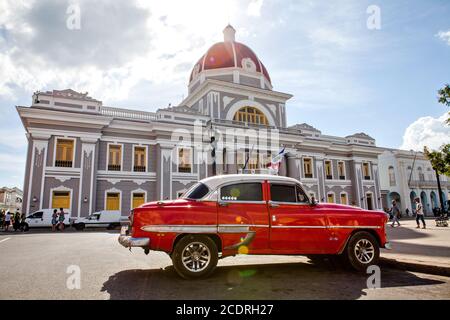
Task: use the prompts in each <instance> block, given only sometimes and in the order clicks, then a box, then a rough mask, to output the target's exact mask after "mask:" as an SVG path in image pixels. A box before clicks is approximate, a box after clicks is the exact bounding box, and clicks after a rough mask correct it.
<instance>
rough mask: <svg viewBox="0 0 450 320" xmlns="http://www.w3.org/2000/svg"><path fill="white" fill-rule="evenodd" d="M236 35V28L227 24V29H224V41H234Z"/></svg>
mask: <svg viewBox="0 0 450 320" xmlns="http://www.w3.org/2000/svg"><path fill="white" fill-rule="evenodd" d="M235 35H236V30H235V29H234V28H233V27H232V26H231V25H227V26H226V27H225V29H223V41H224V42H234V41H236V40H235Z"/></svg>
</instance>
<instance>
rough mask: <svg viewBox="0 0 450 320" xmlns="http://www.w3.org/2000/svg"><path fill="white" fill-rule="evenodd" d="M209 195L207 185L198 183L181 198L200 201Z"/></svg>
mask: <svg viewBox="0 0 450 320" xmlns="http://www.w3.org/2000/svg"><path fill="white" fill-rule="evenodd" d="M208 193H209V188H208V187H207V186H206V185H205V184H203V183H201V182H197V183H196V184H194V185H193V186H192V187H191V188H190V189H189V190H188V191H186V192H185V193H184V194H183V195H182V196H181V198H183V199H193V200H199V199H202V198H203V197H204V196H206V195H207V194H208Z"/></svg>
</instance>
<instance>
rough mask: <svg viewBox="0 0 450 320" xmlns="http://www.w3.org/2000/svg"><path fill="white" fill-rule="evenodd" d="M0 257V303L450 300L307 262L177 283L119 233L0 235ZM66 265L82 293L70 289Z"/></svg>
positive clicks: (424, 286)
mask: <svg viewBox="0 0 450 320" xmlns="http://www.w3.org/2000/svg"><path fill="white" fill-rule="evenodd" d="M446 230H447V232H448V231H449V230H448V229H446ZM399 231H400V229H394V230H390V231H389V232H390V233H394V232H397V233H398V232H399ZM406 231H408V230H403V231H402V232H406ZM420 233H421V231H420ZM402 234H403V233H402ZM399 241H400V240H399ZM399 243H400V242H399ZM0 257H1V258H0V259H1V260H0V270H1V271H0V299H235V300H239V299H443V298H445V299H450V278H448V277H443V276H437V275H428V274H423V273H415V272H408V271H401V270H396V269H390V268H386V267H382V269H381V287H382V288H380V289H367V285H366V279H367V277H366V276H365V275H361V274H356V273H353V272H349V271H345V270H342V269H339V268H335V267H333V266H332V265H329V264H321V265H313V264H311V263H310V262H308V260H307V259H306V258H304V257H285V256H239V257H234V258H226V259H224V260H221V261H220V262H219V268H218V269H217V271H216V272H215V273H214V275H213V276H212V277H210V278H209V279H205V280H198V281H186V280H181V279H179V278H178V276H177V275H176V274H175V272H174V270H173V268H172V267H171V261H170V259H169V257H168V256H167V255H166V254H163V253H157V252H151V253H150V254H149V255H148V256H146V255H144V253H143V251H142V250H137V249H136V250H134V251H133V252H129V251H128V250H126V249H124V248H122V247H121V246H120V245H119V244H118V242H117V231H111V232H108V231H105V230H104V231H95V232H92V231H84V232H72V231H69V232H65V233H63V234H60V233H57V234H53V233H49V232H42V231H39V232H30V233H27V234H14V233H8V234H5V233H3V232H0ZM70 265H77V266H79V267H80V268H81V289H74V290H69V289H67V286H66V281H67V278H68V277H69V276H70V275H69V274H67V273H66V271H67V268H68V266H70Z"/></svg>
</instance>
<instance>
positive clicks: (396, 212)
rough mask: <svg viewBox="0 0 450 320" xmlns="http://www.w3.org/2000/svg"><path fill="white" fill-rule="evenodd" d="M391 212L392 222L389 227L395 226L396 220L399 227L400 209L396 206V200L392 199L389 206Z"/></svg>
mask: <svg viewBox="0 0 450 320" xmlns="http://www.w3.org/2000/svg"><path fill="white" fill-rule="evenodd" d="M391 214H392V224H391V227H395V223H396V222H397V224H398V226H399V227H400V221H399V219H400V209H399V208H398V207H397V201H395V200H392V207H391Z"/></svg>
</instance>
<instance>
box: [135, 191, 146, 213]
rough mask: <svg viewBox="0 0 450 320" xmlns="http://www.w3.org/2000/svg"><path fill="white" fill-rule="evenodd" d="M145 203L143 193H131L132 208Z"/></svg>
mask: <svg viewBox="0 0 450 320" xmlns="http://www.w3.org/2000/svg"><path fill="white" fill-rule="evenodd" d="M144 203H145V197H144V194H143V193H133V209H134V208H137V207H139V206H140V205H143V204H144Z"/></svg>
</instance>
